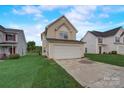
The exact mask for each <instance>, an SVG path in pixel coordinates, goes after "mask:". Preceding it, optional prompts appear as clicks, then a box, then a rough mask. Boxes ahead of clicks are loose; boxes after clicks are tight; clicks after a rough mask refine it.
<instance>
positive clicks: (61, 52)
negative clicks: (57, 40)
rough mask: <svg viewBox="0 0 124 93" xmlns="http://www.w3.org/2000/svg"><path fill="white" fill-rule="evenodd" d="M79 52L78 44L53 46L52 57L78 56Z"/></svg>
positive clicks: (79, 55)
mask: <svg viewBox="0 0 124 93" xmlns="http://www.w3.org/2000/svg"><path fill="white" fill-rule="evenodd" d="M81 52H82V51H81V47H79V46H71V45H70V46H68V45H67V46H64V45H61V46H57V45H56V46H54V57H55V58H56V59H69V58H80V57H81Z"/></svg>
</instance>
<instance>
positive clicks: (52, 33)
mask: <svg viewBox="0 0 124 93" xmlns="http://www.w3.org/2000/svg"><path fill="white" fill-rule="evenodd" d="M63 23H65V24H66V26H64V25H63V26H62V27H60V28H59V29H58V30H57V31H56V28H58V27H59V26H60V25H62V24H63ZM59 31H67V32H68V33H69V34H68V35H69V39H70V40H76V31H75V30H74V29H73V28H72V27H71V26H70V24H69V23H68V22H67V21H66V19H64V18H62V19H61V20H59V21H57V22H56V23H54V24H53V25H52V26H51V27H49V29H48V30H47V38H56V39H60V38H59V34H58V33H59Z"/></svg>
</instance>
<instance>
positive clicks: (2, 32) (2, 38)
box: [0, 25, 27, 58]
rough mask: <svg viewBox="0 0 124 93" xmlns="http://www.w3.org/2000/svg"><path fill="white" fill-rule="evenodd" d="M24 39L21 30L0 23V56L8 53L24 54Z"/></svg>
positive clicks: (25, 46) (25, 45)
mask: <svg viewBox="0 0 124 93" xmlns="http://www.w3.org/2000/svg"><path fill="white" fill-rule="evenodd" d="M26 48H27V44H26V40H25V36H24V32H23V30H19V29H10V28H5V27H3V26H1V25H0V58H2V57H4V56H9V55H10V54H19V55H20V56H23V55H25V54H26Z"/></svg>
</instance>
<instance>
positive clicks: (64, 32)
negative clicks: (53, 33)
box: [59, 31, 68, 40]
mask: <svg viewBox="0 0 124 93" xmlns="http://www.w3.org/2000/svg"><path fill="white" fill-rule="evenodd" d="M59 37H60V38H61V39H66V40H67V39H68V32H66V31H61V32H60V33H59Z"/></svg>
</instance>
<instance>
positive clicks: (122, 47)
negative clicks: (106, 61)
mask: <svg viewBox="0 0 124 93" xmlns="http://www.w3.org/2000/svg"><path fill="white" fill-rule="evenodd" d="M118 53H119V54H124V46H123V45H122V46H119V48H118Z"/></svg>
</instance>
